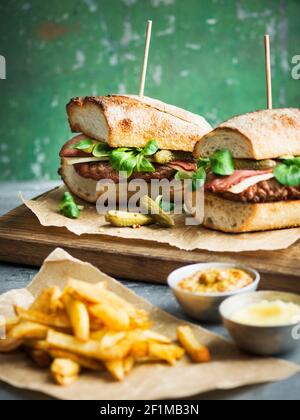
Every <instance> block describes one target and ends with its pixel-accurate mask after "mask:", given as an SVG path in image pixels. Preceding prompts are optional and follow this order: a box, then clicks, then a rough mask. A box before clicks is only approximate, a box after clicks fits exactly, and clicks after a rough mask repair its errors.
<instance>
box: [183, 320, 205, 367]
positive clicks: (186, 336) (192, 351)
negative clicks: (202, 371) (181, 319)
mask: <svg viewBox="0 0 300 420" xmlns="http://www.w3.org/2000/svg"><path fill="white" fill-rule="evenodd" d="M177 338H178V341H179V343H180V344H181V345H182V347H183V348H184V349H185V350H186V352H187V354H188V355H189V356H190V357H191V359H192V360H193V361H194V362H197V363H206V362H209V361H210V360H211V355H210V352H209V350H208V348H207V347H205V346H203V345H202V344H200V343H199V342H198V341H197V339H196V337H195V336H194V333H193V331H192V329H191V328H190V327H189V326H182V327H178V328H177Z"/></svg>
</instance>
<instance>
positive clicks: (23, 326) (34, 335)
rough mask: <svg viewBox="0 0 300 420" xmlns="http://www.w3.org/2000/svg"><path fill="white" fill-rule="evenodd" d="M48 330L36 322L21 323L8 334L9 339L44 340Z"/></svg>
mask: <svg viewBox="0 0 300 420" xmlns="http://www.w3.org/2000/svg"><path fill="white" fill-rule="evenodd" d="M47 333H48V328H47V327H46V326H45V325H41V324H38V323H36V322H27V321H21V322H20V323H19V324H17V325H15V326H14V327H12V329H11V330H10V332H9V336H10V337H11V338H16V339H25V338H28V339H34V340H44V339H45V338H46V337H47Z"/></svg>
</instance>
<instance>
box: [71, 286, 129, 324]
mask: <svg viewBox="0 0 300 420" xmlns="http://www.w3.org/2000/svg"><path fill="white" fill-rule="evenodd" d="M66 291H67V292H68V293H70V294H73V295H75V296H76V297H77V298H79V299H83V300H84V301H87V302H89V303H107V304H109V305H112V306H114V307H116V308H122V309H124V310H125V311H126V312H127V314H128V315H129V316H132V317H134V316H135V315H136V309H135V307H134V306H133V305H131V303H129V302H126V300H124V299H123V298H121V297H120V296H118V295H116V294H115V293H113V292H111V291H109V290H107V289H106V288H105V286H104V285H103V283H97V284H90V283H85V282H82V281H79V280H73V279H71V280H69V281H68V283H67V287H66Z"/></svg>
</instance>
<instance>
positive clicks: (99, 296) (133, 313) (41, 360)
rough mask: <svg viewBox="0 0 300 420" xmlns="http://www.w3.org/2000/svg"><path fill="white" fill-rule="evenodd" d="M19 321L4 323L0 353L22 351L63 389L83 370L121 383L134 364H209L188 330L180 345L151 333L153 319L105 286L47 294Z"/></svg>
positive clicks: (181, 332)
mask: <svg viewBox="0 0 300 420" xmlns="http://www.w3.org/2000/svg"><path fill="white" fill-rule="evenodd" d="M15 311H16V314H17V316H16V318H14V319H9V320H4V321H5V322H4V323H3V325H2V326H3V327H5V328H3V329H5V332H6V335H7V338H6V339H4V340H0V352H10V351H13V350H14V349H17V348H18V347H20V346H22V348H23V349H24V351H25V352H26V353H27V355H28V356H29V357H30V358H31V359H32V360H33V361H34V362H35V363H36V364H37V365H38V366H39V367H42V368H45V367H49V366H50V371H51V374H52V377H53V379H54V381H55V382H56V383H57V384H59V385H70V384H72V383H73V382H75V381H76V380H77V378H78V376H79V374H80V371H81V369H88V370H89V371H94V372H100V371H103V369H106V370H107V371H108V372H110V374H111V375H112V377H113V378H114V379H116V380H118V381H123V380H124V378H125V376H126V375H128V374H129V373H130V372H131V371H132V369H133V368H134V365H135V364H136V363H139V364H140V363H157V362H167V363H169V364H170V365H174V364H175V363H176V362H177V361H178V360H179V359H181V358H182V357H183V355H184V353H185V351H186V352H187V353H188V354H189V355H190V357H191V358H192V359H193V360H194V361H197V362H200V361H201V362H204V361H209V360H210V354H209V351H208V349H207V348H206V347H204V346H202V345H201V344H200V343H198V341H197V339H196V338H195V336H194V335H193V332H192V330H191V329H190V327H179V328H178V331H177V335H178V341H179V342H180V344H181V346H182V347H180V346H178V345H176V344H174V343H173V342H172V340H171V339H170V338H169V337H167V336H165V335H163V334H160V333H158V332H156V331H154V330H152V329H151V327H152V322H151V321H150V320H149V314H148V313H147V312H146V311H144V310H143V309H138V308H136V307H134V306H133V305H132V304H131V303H129V302H127V301H126V300H124V299H123V298H121V297H120V296H118V295H117V294H115V293H113V292H112V291H109V290H108V289H107V283H106V282H101V283H96V284H89V283H85V282H82V281H79V280H73V279H71V280H69V282H68V283H67V286H66V287H65V289H64V290H63V291H61V290H60V289H59V288H58V287H56V286H54V287H51V288H49V289H46V290H44V291H43V292H42V293H41V294H40V295H39V296H38V297H37V299H36V300H35V301H34V302H33V304H32V305H31V307H30V308H29V309H23V308H21V307H18V306H16V307H15Z"/></svg>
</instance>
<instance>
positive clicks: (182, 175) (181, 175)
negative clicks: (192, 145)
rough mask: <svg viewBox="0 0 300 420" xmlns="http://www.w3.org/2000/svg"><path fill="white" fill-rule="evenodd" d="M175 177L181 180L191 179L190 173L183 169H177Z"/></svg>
mask: <svg viewBox="0 0 300 420" xmlns="http://www.w3.org/2000/svg"><path fill="white" fill-rule="evenodd" d="M175 179H176V180H178V181H182V180H184V179H192V175H190V174H188V173H187V172H184V171H178V172H177V173H176V175H175Z"/></svg>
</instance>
